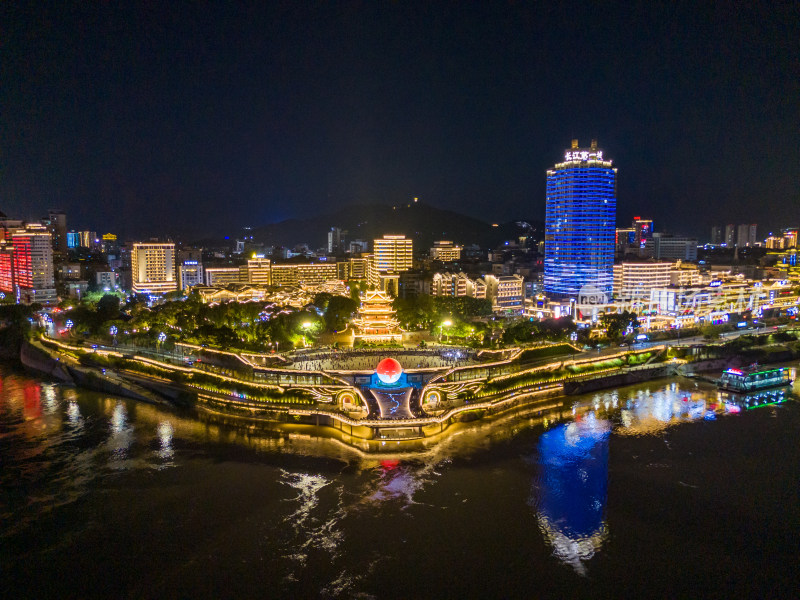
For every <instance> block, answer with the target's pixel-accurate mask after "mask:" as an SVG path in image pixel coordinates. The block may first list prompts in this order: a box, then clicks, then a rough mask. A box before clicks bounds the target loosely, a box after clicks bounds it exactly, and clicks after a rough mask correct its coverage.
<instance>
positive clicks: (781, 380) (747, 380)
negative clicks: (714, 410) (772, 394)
mask: <svg viewBox="0 0 800 600" xmlns="http://www.w3.org/2000/svg"><path fill="white" fill-rule="evenodd" d="M791 383H792V379H791V377H790V376H789V369H787V368H786V367H776V368H773V369H759V368H757V367H755V368H749V369H728V370H726V371H725V372H724V373H723V374H722V377H720V379H719V381H718V382H717V386H718V387H719V388H720V389H723V390H728V391H730V392H739V393H747V392H755V391H758V390H764V389H767V388H773V387H779V386H783V385H790V384H791Z"/></svg>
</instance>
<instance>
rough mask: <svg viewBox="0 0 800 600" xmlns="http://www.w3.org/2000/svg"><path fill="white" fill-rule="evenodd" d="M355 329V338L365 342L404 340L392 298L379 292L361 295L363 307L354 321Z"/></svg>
mask: <svg viewBox="0 0 800 600" xmlns="http://www.w3.org/2000/svg"><path fill="white" fill-rule="evenodd" d="M353 329H354V331H355V338H356V339H357V340H358V339H361V340H364V341H365V342H373V343H374V342H400V341H402V339H403V332H402V330H401V329H400V323H399V322H398V321H397V319H396V318H395V310H394V309H393V308H392V297H391V296H389V295H388V294H387V293H386V292H381V291H377V290H374V291H369V292H364V293H362V294H361V306H360V307H359V309H358V317H357V318H356V319H353Z"/></svg>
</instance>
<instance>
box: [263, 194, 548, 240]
mask: <svg viewBox="0 0 800 600" xmlns="http://www.w3.org/2000/svg"><path fill="white" fill-rule="evenodd" d="M534 225H535V224H534ZM331 227H339V228H341V229H346V230H347V231H348V232H349V233H348V235H347V240H348V241H349V240H355V239H363V240H372V239H374V238H376V237H381V236H383V235H384V234H405V235H406V236H408V237H412V238H414V243H415V247H417V248H426V247H430V246H431V245H433V241H434V240H452V241H454V242H456V243H458V244H472V243H476V244H479V245H480V246H482V247H492V246H495V245H497V244H500V243H502V242H503V241H504V240H508V239H513V238H515V237H516V236H517V235H519V232H520V228H519V227H518V226H517V225H516V224H515V223H514V222H511V223H501V224H499V226H497V227H493V226H492V224H490V223H487V222H484V221H481V220H479V219H475V218H473V217H469V216H467V215H463V214H460V213H457V212H454V211H450V210H442V209H439V208H436V207H433V206H430V205H428V204H423V203H410V204H403V205H396V206H392V205H384V204H369V205H352V206H346V207H343V208H341V209H339V210H337V211H332V212H331V213H330V214H323V215H314V216H312V217H309V218H307V219H290V220H286V221H282V222H280V223H272V224H269V225H264V226H262V227H256V228H254V229H253V230H252V232H251V235H253V237H254V239H255V240H256V241H260V242H265V243H266V244H269V245H276V246H277V245H280V246H294V245H295V244H298V243H301V242H306V243H308V244H309V245H310V246H311V247H312V248H320V247H323V246H324V245H325V244H326V243H327V239H328V238H327V235H328V231H330V229H331Z"/></svg>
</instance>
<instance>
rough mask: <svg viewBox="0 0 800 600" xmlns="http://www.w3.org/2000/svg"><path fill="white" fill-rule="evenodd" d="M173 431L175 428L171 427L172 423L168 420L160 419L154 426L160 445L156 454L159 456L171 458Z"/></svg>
mask: <svg viewBox="0 0 800 600" xmlns="http://www.w3.org/2000/svg"><path fill="white" fill-rule="evenodd" d="M174 431H175V430H174V429H173V428H172V423H170V422H169V421H161V422H160V423H159V424H158V427H157V428H156V434H157V435H158V443H159V445H160V449H159V453H158V454H159V456H160V457H161V458H164V459H167V458H172V455H173V450H172V434H173V433H174Z"/></svg>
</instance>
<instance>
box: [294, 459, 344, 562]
mask: <svg viewBox="0 0 800 600" xmlns="http://www.w3.org/2000/svg"><path fill="white" fill-rule="evenodd" d="M281 481H282V483H285V484H287V485H289V486H290V487H292V488H293V489H295V490H297V492H298V494H297V496H296V497H294V498H291V499H289V500H287V501H288V502H296V503H297V504H298V506H297V509H296V510H295V511H294V512H293V513H291V514H290V515H289V516H287V517H286V518H285V519H284V522H285V523H286V524H287V525H288V526H290V527H291V528H292V529H294V530H295V532H296V533H297V534H298V538H299V539H298V542H297V543H296V544H293V545H292V547H291V548H287V555H286V556H285V557H286V558H289V559H291V560H292V561H293V562H297V563H299V564H300V565H303V566H304V565H305V563H306V559H307V558H308V552H309V550H310V549H312V548H313V549H314V550H323V551H327V552H328V553H330V554H331V555H332V556H333V557H335V556H336V551H337V548H338V546H339V544H340V543H341V541H342V540H343V539H344V533H343V532H342V531H341V529H340V527H339V522H340V519H341V517H342V516H343V513H342V509H341V508H338V509H337V511H336V512H335V513H334V514H333V515H332V516H331V517H330V518H329V519H327V520H323V519H320V518H315V517H314V516H313V515H312V513H313V511H315V510H316V509H317V508H318V507H319V493H320V491H321V490H322V489H323V488H325V487H326V486H327V485H328V484H329V483H330V481H329V480H328V479H326V478H325V477H323V476H322V475H310V474H308V473H290V472H288V471H283V470H282V471H281ZM289 577H292V575H289Z"/></svg>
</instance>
